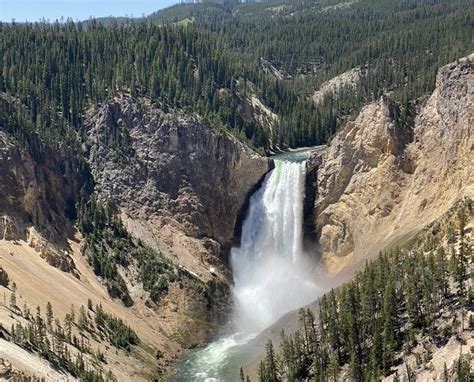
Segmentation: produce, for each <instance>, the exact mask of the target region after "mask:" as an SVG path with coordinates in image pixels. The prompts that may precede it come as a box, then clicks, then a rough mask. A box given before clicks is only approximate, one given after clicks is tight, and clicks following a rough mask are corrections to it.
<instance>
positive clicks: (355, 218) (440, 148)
mask: <svg viewBox="0 0 474 382" xmlns="http://www.w3.org/2000/svg"><path fill="white" fill-rule="evenodd" d="M473 60H474V55H470V56H469V57H465V58H461V59H459V60H457V61H456V62H454V63H452V64H449V65H447V66H445V67H443V68H441V69H440V71H439V72H438V75H437V79H436V89H435V90H434V92H433V94H432V95H431V96H430V97H429V98H428V99H427V100H426V101H424V102H422V103H421V104H420V105H413V106H412V108H413V111H412V115H410V116H403V114H401V111H400V109H399V107H398V106H397V105H396V104H394V103H393V102H392V101H390V100H388V99H386V98H381V99H380V100H379V101H378V102H375V103H371V104H369V105H367V106H365V107H364V108H363V109H362V111H361V113H360V114H359V115H358V117H357V118H356V119H355V120H354V121H353V122H348V123H347V124H346V126H345V127H344V129H342V130H341V131H340V132H339V133H338V134H336V136H335V137H334V139H333V140H332V142H331V144H330V146H329V147H328V149H327V150H326V151H324V152H323V153H320V154H317V155H315V156H314V157H313V158H312V159H311V160H310V162H309V163H308V171H309V172H310V174H311V171H312V172H314V175H313V177H314V178H315V179H316V181H315V182H314V183H313V186H312V187H314V188H312V189H308V191H307V194H308V195H309V196H313V200H314V206H313V209H312V210H311V211H310V212H309V215H310V216H309V217H308V222H307V226H308V227H310V228H308V231H309V232H308V235H310V236H313V237H315V239H316V242H317V249H316V250H317V251H318V252H319V253H320V254H321V255H322V256H323V258H324V260H327V266H328V268H329V269H330V270H332V271H333V272H338V271H341V269H343V268H344V267H350V268H353V267H357V266H360V265H361V264H363V263H364V262H365V259H366V258H368V257H371V256H373V255H375V254H377V253H378V252H379V251H380V250H381V249H383V248H385V247H386V246H389V245H396V244H398V243H403V242H404V241H406V240H407V239H408V238H409V237H410V236H412V235H413V234H414V233H416V232H417V231H419V230H420V229H421V228H422V227H423V226H425V225H426V224H429V223H430V222H432V221H433V220H435V219H437V218H439V217H440V216H441V215H442V214H444V213H445V212H446V211H447V210H449V209H450V208H451V207H452V206H453V204H454V203H455V202H456V201H458V200H461V199H462V198H463V197H470V198H472V197H473V196H474V189H473V184H474V168H473V166H472V164H473V163H472V158H473V151H472V150H473V147H474V135H473V132H472V122H473V120H474V107H473V105H474V71H473ZM416 109H418V110H416Z"/></svg>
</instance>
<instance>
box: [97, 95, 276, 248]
mask: <svg viewBox="0 0 474 382" xmlns="http://www.w3.org/2000/svg"><path fill="white" fill-rule="evenodd" d="M88 142H89V144H90V147H89V150H88V152H89V163H90V165H91V168H92V173H93V176H94V179H95V181H96V183H97V189H98V190H99V191H100V193H101V194H102V195H111V196H113V197H114V199H115V200H116V201H117V202H118V204H119V206H120V207H121V208H122V209H123V210H124V211H126V213H127V214H128V215H129V216H130V217H131V218H132V219H133V220H146V221H150V220H154V221H155V222H156V223H157V224H158V225H159V226H165V225H166V226H172V227H173V229H174V230H176V229H177V230H179V231H182V232H183V233H184V234H185V235H187V236H190V237H193V238H209V239H212V240H213V241H215V242H217V243H219V244H220V245H221V246H223V247H224V248H229V247H230V246H231V244H232V242H233V238H234V228H235V226H236V223H237V222H238V219H239V215H240V214H241V211H242V207H243V206H244V204H245V202H246V200H247V198H248V196H249V194H250V193H251V191H252V190H253V189H254V188H255V187H256V185H257V184H258V183H259V182H260V180H261V179H262V177H263V176H264V175H265V174H266V173H267V172H268V170H269V169H270V166H271V162H270V161H269V160H268V159H265V158H263V157H261V156H260V155H258V154H256V153H255V152H253V151H252V150H250V149H249V148H247V147H246V146H245V145H243V144H242V143H240V142H239V141H237V140H236V139H234V138H233V137H231V136H229V134H226V133H223V132H222V133H220V132H212V131H211V129H210V128H209V127H208V126H206V124H205V123H204V122H202V121H199V120H198V119H195V118H191V117H188V116H184V115H178V114H173V113H166V112H163V111H162V110H160V109H158V108H157V107H156V106H153V105H152V104H151V102H150V101H149V100H147V99H144V98H142V99H139V100H135V101H133V100H131V99H130V98H120V99H119V98H117V99H115V100H114V101H113V102H111V103H108V104H106V105H104V106H103V107H102V108H101V109H100V110H99V111H98V112H97V113H95V114H94V115H92V116H91V119H90V122H89V129H88ZM170 229H171V228H170Z"/></svg>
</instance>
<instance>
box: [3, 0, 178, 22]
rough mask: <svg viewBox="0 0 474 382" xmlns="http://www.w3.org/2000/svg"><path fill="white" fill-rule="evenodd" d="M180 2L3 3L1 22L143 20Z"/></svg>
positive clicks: (65, 0) (14, 0)
mask: <svg viewBox="0 0 474 382" xmlns="http://www.w3.org/2000/svg"><path fill="white" fill-rule="evenodd" d="M178 3H179V1H178V0H135V1H130V0H100V1H94V0H86V1H84V0H45V1H37V0H2V1H1V3H0V21H2V22H11V21H16V22H38V21H42V20H45V21H49V22H54V21H56V20H67V19H72V20H73V21H85V20H88V19H90V18H102V17H142V16H144V15H145V16H147V15H150V14H152V13H153V12H156V11H159V10H161V9H164V8H167V7H170V6H172V5H176V4H178Z"/></svg>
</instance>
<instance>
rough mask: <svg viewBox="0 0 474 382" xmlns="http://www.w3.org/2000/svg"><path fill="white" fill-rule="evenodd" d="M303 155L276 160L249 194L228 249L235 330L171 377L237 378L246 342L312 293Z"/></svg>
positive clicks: (316, 291) (305, 301)
mask: <svg viewBox="0 0 474 382" xmlns="http://www.w3.org/2000/svg"><path fill="white" fill-rule="evenodd" d="M304 158H305V155H303V156H302V155H301V154H300V155H295V154H293V155H290V156H286V157H283V159H276V160H275V168H274V169H273V170H272V171H271V172H270V173H269V174H268V175H267V176H266V178H265V180H264V182H263V184H262V186H261V187H260V189H259V190H258V191H257V192H256V193H255V194H254V195H252V197H251V199H250V203H249V210H248V212H247V216H246V218H245V221H244V224H243V227H242V235H241V245H240V247H235V248H232V250H231V265H232V272H233V276H234V285H233V287H232V296H233V304H234V321H235V322H234V323H235V333H234V334H232V335H230V336H225V337H223V338H221V339H219V340H217V341H215V342H213V343H211V344H209V345H208V346H207V347H206V348H204V349H202V350H199V351H197V352H194V353H192V354H191V355H190V356H189V357H188V358H187V359H186V360H185V361H184V362H183V364H181V365H180V366H179V367H178V369H177V372H176V375H175V377H174V378H173V379H172V380H173V381H175V382H178V381H179V382H180V381H206V382H211V381H212V382H216V381H218V382H220V381H222V382H227V381H233V380H237V379H236V378H237V376H238V372H239V367H240V365H243V364H245V363H247V362H250V361H252V360H253V359H252V354H251V353H252V350H254V349H249V347H248V345H247V344H248V343H249V341H250V340H251V339H252V338H254V337H255V336H257V335H258V334H259V333H260V332H261V331H262V330H264V329H265V328H267V327H269V326H270V325H271V324H272V323H274V322H275V321H276V320H278V319H279V318H280V317H282V316H283V315H284V314H285V313H287V312H290V311H292V310H295V309H297V308H299V307H301V306H304V305H306V304H309V303H310V302H312V301H314V300H315V299H316V298H317V296H318V294H319V292H320V289H319V288H318V286H317V285H316V283H315V282H314V276H313V275H312V272H311V270H312V267H311V265H310V263H309V261H308V258H307V256H305V254H304V251H303V201H304V189H305V168H306V162H305V160H304ZM302 159H303V160H302Z"/></svg>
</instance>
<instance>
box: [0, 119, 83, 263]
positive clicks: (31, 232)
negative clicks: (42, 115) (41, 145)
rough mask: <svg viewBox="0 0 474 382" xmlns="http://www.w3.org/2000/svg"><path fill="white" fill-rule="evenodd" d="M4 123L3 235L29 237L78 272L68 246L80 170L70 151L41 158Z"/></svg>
mask: <svg viewBox="0 0 474 382" xmlns="http://www.w3.org/2000/svg"><path fill="white" fill-rule="evenodd" d="M1 128H2V127H1V126H0V179H1V182H0V240H2V239H4V240H24V241H27V242H28V243H29V244H30V246H32V247H33V248H35V249H36V250H37V252H38V253H39V254H40V255H41V256H42V257H43V258H45V259H46V260H47V261H48V262H49V263H50V264H51V265H53V266H55V267H58V268H60V269H61V270H63V271H68V272H71V271H74V263H73V262H72V260H71V259H70V258H69V257H68V255H67V254H65V253H64V252H63V251H64V250H65V249H67V238H68V236H69V234H70V232H71V227H72V226H71V223H70V219H73V218H75V214H76V212H75V204H76V200H77V199H76V198H77V195H78V190H79V184H80V175H79V174H78V173H77V168H78V167H77V162H76V161H75V160H74V159H72V154H69V153H67V151H66V150H64V151H62V152H59V153H58V152H55V153H52V152H51V153H50V152H48V151H47V150H46V149H45V152H44V153H43V157H42V160H41V161H38V160H35V159H34V158H32V156H31V155H30V154H29V153H28V152H27V151H25V150H23V149H21V148H19V147H18V145H16V144H15V142H14V141H13V139H12V138H11V137H10V136H9V135H8V134H7V133H6V132H4V131H2V130H1Z"/></svg>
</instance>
